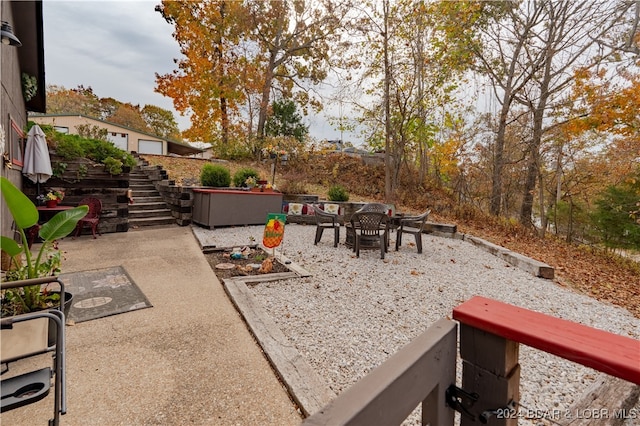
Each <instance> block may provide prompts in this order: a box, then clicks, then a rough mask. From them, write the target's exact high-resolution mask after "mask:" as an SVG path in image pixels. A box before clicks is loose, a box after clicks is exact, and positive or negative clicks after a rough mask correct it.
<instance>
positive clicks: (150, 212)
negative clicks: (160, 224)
mask: <svg viewBox="0 0 640 426" xmlns="http://www.w3.org/2000/svg"><path fill="white" fill-rule="evenodd" d="M170 215H171V209H141V210H131V209H129V219H140V218H151V217H153V218H157V217H167V216H170Z"/></svg>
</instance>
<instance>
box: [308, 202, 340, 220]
mask: <svg viewBox="0 0 640 426" xmlns="http://www.w3.org/2000/svg"><path fill="white" fill-rule="evenodd" d="M312 207H313V213H314V214H315V216H316V222H317V223H324V222H333V221H335V220H336V219H337V218H338V215H336V214H333V213H327V212H325V211H324V210H323V209H322V207H320V205H319V204H313V206H312Z"/></svg>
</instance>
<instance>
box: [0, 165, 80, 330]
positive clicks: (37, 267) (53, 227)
mask: <svg viewBox="0 0 640 426" xmlns="http://www.w3.org/2000/svg"><path fill="white" fill-rule="evenodd" d="M0 191H1V192H2V197H3V198H4V201H5V202H6V205H7V207H8V209H9V212H10V213H11V216H12V217H13V220H14V222H15V228H16V231H17V232H18V234H19V236H20V239H21V242H22V244H19V243H17V242H16V241H14V240H13V239H11V238H9V237H5V236H1V237H0V248H1V249H2V251H4V252H5V253H7V254H8V255H9V256H10V257H11V262H12V264H13V265H14V269H13V270H9V271H7V273H6V274H5V277H4V280H6V281H22V280H28V279H33V278H39V277H46V276H50V275H55V274H57V273H58V272H60V261H61V253H60V251H59V250H58V249H57V246H56V240H57V239H59V238H63V237H66V236H67V235H69V234H70V233H71V232H73V230H74V229H75V227H76V225H77V223H78V221H79V220H80V219H81V218H83V217H84V216H85V215H86V214H87V212H88V210H89V208H88V207H87V206H79V207H75V208H73V209H69V210H65V211H62V212H59V213H57V214H56V215H55V216H53V217H52V218H51V220H49V221H48V222H46V223H44V224H43V225H41V226H40V230H39V232H38V235H39V236H40V238H41V239H42V241H43V242H42V245H41V246H40V249H39V250H38V252H37V253H31V249H30V248H29V244H28V241H27V234H26V232H25V231H26V230H27V229H29V228H31V227H33V226H36V225H37V224H38V218H39V216H38V210H37V209H36V206H35V205H34V204H33V203H32V202H31V200H29V198H27V196H26V195H24V194H23V193H22V191H20V190H19V189H18V188H16V187H15V186H14V185H13V184H12V183H11V182H10V181H9V180H8V179H6V178H5V177H0ZM66 298H67V297H65V299H66ZM60 299H61V295H60V293H59V292H57V293H56V292H53V291H50V290H49V289H48V288H46V287H45V288H42V286H41V285H39V284H36V285H28V286H26V287H22V288H17V289H10V290H4V291H3V294H2V312H1V315H2V316H3V317H5V316H13V315H20V314H24V313H29V312H34V311H38V310H43V309H50V308H52V307H58V306H60V302H61V300H60ZM9 331H10V330H9ZM5 337H6V336H5V335H4V334H3V337H2V338H3V339H5Z"/></svg>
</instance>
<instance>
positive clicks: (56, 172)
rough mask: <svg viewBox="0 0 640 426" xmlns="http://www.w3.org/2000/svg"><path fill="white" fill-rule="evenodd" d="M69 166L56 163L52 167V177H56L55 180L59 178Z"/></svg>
mask: <svg viewBox="0 0 640 426" xmlns="http://www.w3.org/2000/svg"><path fill="white" fill-rule="evenodd" d="M68 166H69V165H68V164H67V163H64V162H62V161H60V162H59V163H56V164H54V165H53V176H54V177H57V178H61V177H62V175H63V174H64V172H65V171H66V170H67V167H68Z"/></svg>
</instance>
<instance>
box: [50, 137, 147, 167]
mask: <svg viewBox="0 0 640 426" xmlns="http://www.w3.org/2000/svg"><path fill="white" fill-rule="evenodd" d="M42 130H43V131H44V132H45V134H46V135H47V141H50V143H51V145H52V146H53V147H54V149H55V153H56V154H57V155H59V156H60V157H62V159H63V160H65V161H70V160H75V159H77V158H89V159H91V160H93V161H95V162H98V163H103V164H105V166H107V169H109V168H111V167H112V166H113V165H114V162H113V160H118V161H120V162H121V163H122V165H121V167H120V169H122V166H126V167H133V166H135V165H136V159H135V157H134V156H133V155H131V154H130V153H128V152H126V151H124V150H122V149H120V148H118V147H117V146H115V145H114V144H113V143H111V142H109V141H106V140H102V139H89V138H85V137H82V136H78V135H69V134H63V133H60V132H58V131H56V130H55V129H54V128H52V127H48V126H42ZM107 163H108V164H107ZM117 170H118V168H117V167H114V168H113V171H114V173H111V174H113V175H118V174H120V173H122V170H120V172H117V173H115V171H117Z"/></svg>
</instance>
